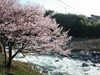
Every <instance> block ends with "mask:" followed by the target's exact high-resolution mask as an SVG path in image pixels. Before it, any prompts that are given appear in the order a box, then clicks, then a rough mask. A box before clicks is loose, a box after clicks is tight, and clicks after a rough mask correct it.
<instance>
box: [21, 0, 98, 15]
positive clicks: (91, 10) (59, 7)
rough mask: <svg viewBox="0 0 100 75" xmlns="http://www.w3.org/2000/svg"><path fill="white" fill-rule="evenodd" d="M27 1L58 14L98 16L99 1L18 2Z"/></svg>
mask: <svg viewBox="0 0 100 75" xmlns="http://www.w3.org/2000/svg"><path fill="white" fill-rule="evenodd" d="M27 1H31V3H32V4H40V5H41V6H43V8H45V9H47V10H54V11H55V12H58V13H64V14H66V13H72V14H83V15H86V16H90V15H91V14H93V15H98V16H100V1H99V0H20V3H22V4H25V3H26V2H27Z"/></svg>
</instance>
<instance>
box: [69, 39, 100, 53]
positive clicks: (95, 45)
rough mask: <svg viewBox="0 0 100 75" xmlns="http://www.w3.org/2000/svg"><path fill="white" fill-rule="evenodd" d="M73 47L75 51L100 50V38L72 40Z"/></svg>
mask: <svg viewBox="0 0 100 75" xmlns="http://www.w3.org/2000/svg"><path fill="white" fill-rule="evenodd" d="M71 47H72V50H73V51H84V50H89V51H100V39H90V40H85V41H82V40H81V41H77V42H75V41H74V42H72V43H71Z"/></svg>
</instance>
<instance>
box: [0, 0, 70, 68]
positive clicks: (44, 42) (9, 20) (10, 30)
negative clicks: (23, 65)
mask: <svg viewBox="0 0 100 75" xmlns="http://www.w3.org/2000/svg"><path fill="white" fill-rule="evenodd" d="M44 14H45V11H44V10H43V8H42V7H41V6H39V5H31V4H25V5H21V4H19V2H18V1H17V0H0V39H1V41H2V43H3V45H4V48H5V47H6V46H5V44H4V43H6V44H7V46H8V51H9V53H8V54H9V56H8V58H9V59H8V62H7V63H5V65H6V66H7V68H9V69H10V67H11V62H12V59H13V58H14V57H15V56H16V55H17V54H18V53H19V52H22V50H24V49H25V48H31V49H34V50H35V51H40V52H44V53H49V52H53V53H58V54H63V55H67V54H68V53H69V51H68V50H63V49H62V47H61V46H62V45H64V44H65V43H66V42H67V41H68V40H69V39H71V37H69V36H68V32H63V33H60V32H61V30H62V28H58V25H59V24H57V23H56V21H55V19H51V16H50V15H49V16H44ZM12 50H16V52H15V54H13V55H12ZM4 51H5V50H4ZM5 57H6V51H5ZM5 60H6V58H5Z"/></svg>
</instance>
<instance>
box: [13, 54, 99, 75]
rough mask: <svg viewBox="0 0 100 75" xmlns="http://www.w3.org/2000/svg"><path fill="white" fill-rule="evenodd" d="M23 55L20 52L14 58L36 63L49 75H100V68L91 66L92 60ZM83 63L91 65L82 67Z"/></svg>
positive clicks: (41, 70)
mask: <svg viewBox="0 0 100 75" xmlns="http://www.w3.org/2000/svg"><path fill="white" fill-rule="evenodd" d="M21 57H22V54H19V55H17V56H16V57H15V58H14V60H19V61H23V62H29V63H33V64H36V65H37V66H38V67H39V68H40V72H41V73H43V72H44V73H46V74H47V75H100V68H99V67H94V66H91V64H92V63H91V62H90V61H80V60H77V59H71V58H67V57H62V58H59V57H56V56H54V55H41V56H33V55H27V56H26V57H24V58H21ZM82 63H86V64H88V65H90V66H88V67H82Z"/></svg>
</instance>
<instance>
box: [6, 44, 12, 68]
mask: <svg viewBox="0 0 100 75" xmlns="http://www.w3.org/2000/svg"><path fill="white" fill-rule="evenodd" d="M8 46H9V57H8V63H7V68H8V69H9V70H10V68H11V63H12V44H11V43H8Z"/></svg>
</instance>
